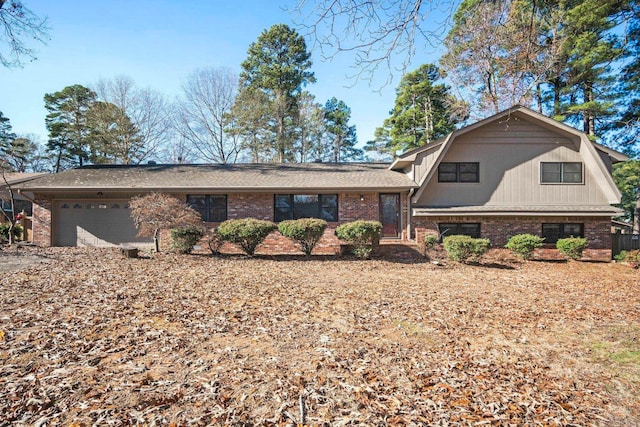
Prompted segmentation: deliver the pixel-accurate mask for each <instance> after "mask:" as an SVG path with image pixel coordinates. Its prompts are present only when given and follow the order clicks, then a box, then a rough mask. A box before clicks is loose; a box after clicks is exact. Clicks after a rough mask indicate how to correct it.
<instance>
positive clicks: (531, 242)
mask: <svg viewBox="0 0 640 427" xmlns="http://www.w3.org/2000/svg"><path fill="white" fill-rule="evenodd" d="M543 242H544V237H540V236H534V235H533V234H516V235H515V236H511V237H510V238H509V241H508V242H507V244H506V245H505V246H504V247H505V248H507V249H509V250H510V251H511V252H513V253H515V254H516V255H518V256H519V257H520V258H522V259H531V256H532V255H533V251H534V250H535V249H536V248H539V247H541V246H542V244H543Z"/></svg>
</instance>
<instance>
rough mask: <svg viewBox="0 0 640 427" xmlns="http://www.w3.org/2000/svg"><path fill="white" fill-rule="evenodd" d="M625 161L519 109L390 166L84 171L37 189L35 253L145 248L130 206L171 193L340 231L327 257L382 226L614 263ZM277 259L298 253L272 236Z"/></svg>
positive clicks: (28, 187)
mask: <svg viewBox="0 0 640 427" xmlns="http://www.w3.org/2000/svg"><path fill="white" fill-rule="evenodd" d="M624 160H626V157H625V156H624V155H623V154H621V153H618V152H616V151H614V150H611V149H609V148H606V147H604V146H601V145H599V144H596V143H593V142H591V141H590V140H589V139H588V137H587V135H586V134H584V133H582V132H579V131H577V130H576V129H574V128H572V127H569V126H566V125H564V124H562V123H559V122H557V121H554V120H552V119H550V118H548V117H546V116H543V115H541V114H538V113H536V112H534V111H532V110H530V109H527V108H525V107H522V106H514V107H512V108H510V109H508V110H505V111H503V112H501V113H499V114H496V115H494V116H492V117H489V118H487V119H485V120H482V121H480V122H477V123H475V124H472V125H470V126H467V127H464V128H461V129H459V130H457V131H455V132H453V133H451V134H449V135H448V136H447V137H445V138H443V139H441V140H438V141H435V142H433V143H431V144H428V145H426V146H424V147H420V148H418V149H415V150H412V151H409V152H407V153H404V154H402V155H401V156H399V157H398V158H396V159H395V160H394V161H393V162H392V163H391V164H382V163H305V164H233V165H139V166H123V165H118V166H102V165H101V166H85V167H81V168H77V169H73V170H68V171H64V172H61V173H58V174H55V175H49V176H45V177H41V178H38V179H36V180H33V181H30V182H28V183H26V184H24V185H23V186H22V187H21V190H20V191H24V192H27V191H28V192H31V193H33V195H34V196H33V198H34V200H33V203H34V220H33V221H34V224H33V231H34V243H36V244H38V245H42V246H49V245H57V246H76V245H78V246H83V245H86V246H109V245H118V244H145V243H148V242H149V240H148V239H140V238H137V237H136V230H135V228H134V226H133V222H132V220H131V218H130V215H129V209H128V201H129V200H130V198H131V197H133V196H136V195H139V194H144V193H149V192H166V193H171V194H174V195H176V196H177V197H179V198H181V199H183V200H184V201H186V202H187V203H189V204H190V205H192V206H193V207H194V208H196V210H198V211H199V212H200V213H201V214H202V216H203V219H204V220H205V221H206V222H208V223H210V224H211V225H212V226H215V224H217V223H219V222H220V221H223V220H225V219H232V218H245V217H254V218H260V219H266V220H270V221H276V222H278V221H281V220H284V219H290V218H299V217H319V218H323V219H325V220H327V221H328V222H329V224H330V228H329V229H328V230H327V232H326V233H325V237H324V238H323V240H322V241H321V244H320V246H319V248H318V251H319V253H332V251H333V252H335V251H336V248H337V243H338V242H337V240H336V239H335V237H334V236H333V229H335V227H336V226H337V225H338V224H341V223H344V222H348V221H352V220H356V219H366V220H379V221H381V222H382V224H383V235H382V238H383V239H395V240H399V241H410V240H414V241H416V242H418V243H419V242H421V241H423V239H424V236H425V235H426V234H436V235H439V236H445V235H448V234H468V235H471V236H475V237H486V238H489V239H490V240H491V242H492V244H493V245H494V246H503V245H504V244H505V243H506V242H507V240H508V238H509V237H510V236H512V235H514V234H519V233H532V234H536V235H542V236H544V237H545V238H546V242H547V243H549V244H553V243H555V241H556V240H557V239H559V238H562V237H565V236H570V235H573V236H584V237H585V238H587V240H588V242H589V250H588V253H587V256H589V257H591V258H594V259H611V233H610V226H611V217H612V216H614V215H618V214H619V213H620V212H621V211H620V209H618V208H615V207H613V206H611V205H612V204H617V203H619V202H620V192H619V191H618V189H617V188H616V186H615V184H614V182H613V179H612V176H611V166H612V164H613V163H616V162H619V161H624ZM266 243H267V247H270V248H272V249H277V250H281V251H285V252H286V251H287V250H293V247H292V246H291V245H290V243H288V241H287V240H286V239H284V238H283V237H282V236H276V235H274V236H273V238H270V239H269V240H268V241H267V242H266Z"/></svg>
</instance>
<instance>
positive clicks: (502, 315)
mask: <svg viewBox="0 0 640 427" xmlns="http://www.w3.org/2000/svg"><path fill="white" fill-rule="evenodd" d="M31 251H32V253H28V254H24V255H23V256H25V262H24V263H23V264H22V265H21V268H20V269H11V270H10V271H6V272H5V273H4V274H3V275H2V276H3V277H2V279H1V280H0V331H1V332H2V339H0V362H1V364H0V426H5V425H40V426H44V425H63V426H69V425H73V426H89V425H113V426H119V425H122V426H124V425H150V426H154V425H155V426H158V425H169V426H183V425H203V426H204V425H236V426H246V425H268V426H318V425H326V426H329V425H331V426H342V425H392V426H417V425H505V426H506V425H541V426H542V425H605V424H606V425H616V424H617V425H629V424H634V423H638V422H640V421H639V418H638V417H639V416H640V411H639V410H638V408H639V407H640V400H639V399H638V397H637V396H638V395H639V394H640V363H639V361H638V359H637V358H636V359H634V358H633V357H631V359H624V360H622V359H616V358H615V357H612V355H616V354H618V353H617V352H621V351H626V352H627V353H629V354H631V355H634V354H638V352H639V351H640V344H639V342H640V340H639V336H640V323H639V319H640V293H639V292H638V286H639V282H640V280H639V276H638V274H637V271H634V270H632V269H629V268H626V267H624V266H620V265H615V264H596V263H576V262H571V263H566V264H565V263H546V262H529V263H518V262H507V261H504V259H502V258H501V261H500V262H499V263H494V264H486V265H482V266H465V265H452V264H449V265H446V266H434V265H432V264H430V263H427V262H415V263H405V262H402V260H389V259H386V260H385V259H379V260H373V261H356V260H353V259H338V258H320V257H318V258H312V259H311V260H308V261H307V260H304V259H296V258H287V259H284V258H283V259H278V258H275V259H269V258H256V259H247V258H244V257H239V256H232V257H221V258H213V257H206V256H188V255H185V256H182V255H173V254H159V255H154V256H153V257H152V258H142V259H123V258H122V257H121V256H120V254H119V253H118V252H117V251H116V250H97V249H72V248H67V249H62V248H51V249H46V250H44V249H32V250H31ZM30 259H33V260H36V261H37V262H29V260H30ZM1 260H2V257H0V261H1ZM603 349H605V350H606V351H603ZM634 352H635V353H634ZM625 354H626V353H625Z"/></svg>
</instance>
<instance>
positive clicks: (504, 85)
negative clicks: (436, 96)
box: [440, 0, 563, 118]
mask: <svg viewBox="0 0 640 427" xmlns="http://www.w3.org/2000/svg"><path fill="white" fill-rule="evenodd" d="M562 22H563V17H562V15H561V14H560V12H559V11H557V10H552V11H548V10H541V9H539V8H538V7H536V5H535V3H530V2H528V1H517V0H514V1H501V2H481V3H479V4H475V5H471V6H468V7H466V8H465V7H461V8H460V9H459V10H458V12H457V13H456V16H455V22H454V26H453V28H452V29H451V31H450V32H449V34H448V35H447V38H446V39H445V46H446V48H447V52H446V53H445V55H444V56H443V57H442V58H441V60H440V63H441V64H442V67H443V68H444V69H445V70H446V72H447V75H448V77H449V80H451V81H452V82H453V83H454V84H453V86H454V87H456V88H458V90H460V89H462V93H461V95H462V94H466V95H467V96H468V95H470V96H471V97H473V99H466V100H465V101H467V103H468V104H469V105H472V106H474V112H475V113H476V115H477V117H478V118H482V117H486V115H487V114H493V113H497V112H499V111H502V110H504V109H506V108H508V107H510V106H512V105H515V104H524V105H531V104H534V103H537V104H538V109H539V111H540V112H542V102H543V101H542V99H541V98H542V94H541V93H540V90H541V89H540V87H541V86H542V85H544V84H545V83H546V82H547V81H549V78H550V77H551V75H552V74H553V72H554V67H556V66H557V63H558V59H559V55H560V53H561V49H562V38H561V36H560V35H559V34H558V32H557V28H559V27H560V26H561V23H562ZM478 113H479V114H478Z"/></svg>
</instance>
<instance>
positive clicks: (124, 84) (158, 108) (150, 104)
mask: <svg viewBox="0 0 640 427" xmlns="http://www.w3.org/2000/svg"><path fill="white" fill-rule="evenodd" d="M95 90H96V93H97V94H98V97H99V98H100V99H101V100H103V101H107V102H110V103H112V104H114V105H115V106H117V107H118V108H120V109H121V110H122V111H124V113H125V114H126V116H127V117H128V118H129V120H131V123H132V124H133V125H134V126H135V128H136V129H137V136H138V138H137V141H135V143H133V144H131V146H130V147H129V148H128V149H129V151H130V152H129V154H128V156H127V157H128V158H130V159H131V160H130V162H131V163H141V162H143V161H145V160H149V159H151V158H153V157H155V156H158V155H159V154H160V152H161V151H162V149H163V148H164V147H165V146H166V145H167V144H168V143H169V142H170V141H171V139H172V137H173V117H172V115H173V110H172V107H171V105H170V104H169V103H168V102H167V100H166V99H165V97H164V96H163V95H162V94H161V93H159V92H156V91H154V90H153V89H150V88H138V87H136V85H135V82H134V81H133V79H131V78H130V77H128V76H124V75H119V76H116V77H114V78H113V79H111V80H100V81H98V83H96V85H95Z"/></svg>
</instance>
